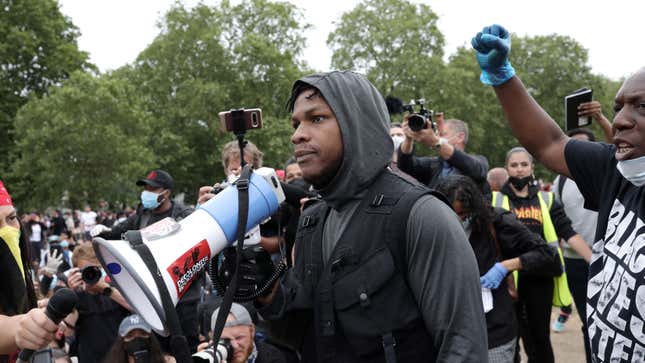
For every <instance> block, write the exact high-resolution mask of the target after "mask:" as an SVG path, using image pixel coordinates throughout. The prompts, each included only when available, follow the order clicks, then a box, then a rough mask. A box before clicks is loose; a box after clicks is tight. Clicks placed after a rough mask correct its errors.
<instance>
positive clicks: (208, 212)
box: [92, 168, 285, 335]
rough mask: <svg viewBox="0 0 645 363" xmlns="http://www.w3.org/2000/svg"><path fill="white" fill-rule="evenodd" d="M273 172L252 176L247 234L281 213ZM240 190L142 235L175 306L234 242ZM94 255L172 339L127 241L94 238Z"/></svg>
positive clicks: (227, 192)
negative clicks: (200, 275)
mask: <svg viewBox="0 0 645 363" xmlns="http://www.w3.org/2000/svg"><path fill="white" fill-rule="evenodd" d="M284 198H285V197H284V193H283V191H282V188H281V187H280V183H279V181H278V177H277V176H276V174H275V171H274V170H273V169H270V168H260V169H257V170H255V171H254V172H253V173H252V174H251V180H250V183H249V214H248V221H247V224H246V230H247V231H248V230H250V229H252V228H253V227H254V226H257V225H258V224H259V223H261V222H262V221H264V220H265V219H267V218H268V217H269V216H271V215H272V214H274V213H275V212H276V211H277V210H278V206H279V205H280V203H281V202H282V201H284ZM237 217H238V192H237V188H235V187H230V188H226V189H224V190H223V191H222V192H220V193H219V194H217V195H216V196H215V197H214V198H213V199H211V200H209V201H208V202H206V203H204V204H203V205H201V206H199V207H198V208H197V209H196V210H195V212H193V213H192V214H191V215H189V216H188V217H186V218H185V219H183V220H182V221H180V222H175V221H174V220H173V219H172V218H166V219H163V220H161V221H159V222H157V223H154V224H152V225H150V226H148V227H146V228H144V229H142V230H141V237H142V239H143V243H145V244H146V245H147V246H148V248H149V249H150V252H151V253H152V256H153V257H154V259H155V262H156V264H157V266H158V267H159V270H160V271H161V274H162V277H163V280H164V282H165V284H166V288H167V289H168V291H169V292H170V296H171V298H172V301H173V304H174V305H176V304H177V301H179V299H181V297H182V296H183V295H184V293H185V292H186V291H187V290H188V288H189V287H190V285H191V284H192V282H193V280H194V279H195V277H196V276H197V275H198V274H199V272H201V271H202V270H203V269H204V268H206V266H207V265H208V262H209V261H210V259H211V258H212V257H213V256H215V255H217V254H218V253H219V252H220V251H222V250H223V249H224V248H225V247H228V246H230V245H231V244H232V243H233V242H235V240H236V237H237V236H236V232H237ZM92 243H93V247H94V251H95V252H96V256H97V257H98V259H99V261H100V262H101V264H102V265H103V267H104V268H105V270H106V271H107V273H108V275H110V278H111V279H112V281H114V282H115V283H116V285H117V287H118V288H119V291H120V292H121V293H122V294H123V296H124V297H125V299H126V300H127V301H128V303H129V304H130V306H132V307H133V308H134V310H136V312H137V313H138V314H139V315H141V316H142V317H143V318H144V319H145V321H146V322H147V323H148V324H150V326H151V327H152V328H153V329H154V330H155V331H156V332H157V333H159V334H161V335H168V327H167V325H166V317H165V313H164V310H163V307H162V304H161V297H160V294H159V290H158V289H157V286H156V284H155V282H154V279H153V277H152V274H151V272H150V270H149V269H148V267H147V266H146V264H145V263H144V262H143V260H142V259H141V257H140V256H139V254H138V253H137V252H136V251H135V250H134V249H132V247H131V246H130V243H129V242H128V241H124V240H118V241H114V240H111V241H107V240H105V239H103V238H95V239H94V241H93V242H92Z"/></svg>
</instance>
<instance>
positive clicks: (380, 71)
mask: <svg viewBox="0 0 645 363" xmlns="http://www.w3.org/2000/svg"><path fill="white" fill-rule="evenodd" d="M437 20H438V17H437V15H436V14H435V13H434V12H433V11H432V9H430V7H429V6H428V5H425V4H417V5H415V4H412V3H410V2H409V1H407V0H365V1H363V2H361V3H360V4H358V5H357V6H356V7H355V8H354V9H353V10H351V11H349V12H347V13H345V14H343V15H342V17H341V19H340V21H339V23H338V26H337V27H336V29H335V30H334V31H333V32H332V33H331V34H329V37H328V38H327V45H328V46H329V47H330V48H331V49H332V51H333V55H332V66H333V67H334V68H336V69H349V70H355V71H358V72H361V73H364V74H365V75H366V76H367V78H368V79H369V80H370V81H372V83H374V85H375V86H376V88H378V89H379V90H380V91H381V92H382V93H383V94H384V95H389V94H391V93H393V92H397V95H399V97H401V96H402V95H403V94H405V95H406V96H409V97H419V96H421V94H420V92H418V90H419V88H420V87H423V86H425V85H428V84H435V83H436V80H437V79H438V75H439V73H440V72H441V68H442V66H443V62H442V61H441V57H442V56H443V45H444V38H443V35H442V34H441V32H440V31H439V29H438V28H437Z"/></svg>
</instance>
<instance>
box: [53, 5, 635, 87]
mask: <svg viewBox="0 0 645 363" xmlns="http://www.w3.org/2000/svg"><path fill="white" fill-rule="evenodd" d="M59 2H60V3H61V10H62V12H63V13H64V14H65V15H67V16H69V17H70V18H71V19H72V21H73V22H74V24H75V25H76V26H77V27H79V28H80V31H81V34H82V35H81V37H80V39H79V47H80V48H81V49H82V50H84V51H87V52H89V54H90V60H91V61H92V62H93V63H95V64H96V65H98V67H99V68H100V69H101V70H102V71H106V70H110V69H116V68H118V67H120V66H122V65H125V64H127V63H129V62H132V61H133V60H134V59H135V58H136V56H137V55H138V54H139V52H141V51H142V50H143V49H145V47H146V46H147V45H148V44H150V42H152V40H153V39H154V37H155V36H156V35H157V34H158V32H159V30H158V28H157V26H156V23H157V22H158V21H159V19H160V18H161V17H162V16H163V14H164V13H165V12H166V11H167V10H168V9H169V8H170V6H171V5H172V4H173V3H174V1H173V0H111V1H102V0H59ZM182 2H183V3H184V4H186V5H187V6H193V5H194V4H196V3H197V2H198V1H196V0H184V1H182ZM203 2H204V3H206V4H208V5H214V4H217V3H218V1H214V0H205V1H203ZM234 2H235V1H234ZM290 2H292V3H295V4H296V5H298V6H299V7H300V8H302V9H303V10H304V15H305V19H306V21H307V22H309V23H310V24H312V25H313V29H311V30H310V31H308V32H307V34H306V37H307V49H306V50H305V53H304V58H305V60H306V61H307V62H308V63H309V64H310V65H311V66H312V67H313V68H315V69H317V70H328V69H329V67H330V58H331V52H330V51H329V49H328V48H327V46H326V43H325V42H326V39H327V35H328V34H329V32H330V31H332V30H333V29H334V24H333V23H334V22H335V21H337V20H338V19H339V18H340V15H341V14H342V13H344V12H346V11H348V10H351V9H352V8H353V7H354V6H355V5H356V4H357V3H359V1H357V0H341V1H339V0H325V1H318V0H290ZM415 2H423V3H426V4H429V5H430V6H431V7H432V9H433V11H435V12H436V13H437V14H438V15H439V29H440V30H441V32H442V33H443V34H444V36H445V38H446V49H445V53H446V54H447V55H449V54H451V53H453V52H454V50H455V49H456V48H457V47H458V46H461V45H464V44H467V43H469V42H470V38H472V36H473V35H474V34H475V33H476V32H477V31H479V30H480V29H481V28H482V27H484V26H486V25H489V24H492V23H499V24H502V25H504V26H505V27H506V28H507V29H509V30H510V31H511V32H514V33H517V34H520V35H543V34H551V33H557V34H562V35H568V36H571V37H573V38H574V39H576V40H577V41H578V42H580V43H581V44H582V45H583V46H584V47H585V48H587V49H588V50H589V62H590V65H591V67H592V69H593V71H594V72H595V73H601V74H604V75H606V76H609V77H611V78H614V79H618V78H620V77H623V76H627V75H629V74H631V73H633V72H634V71H636V70H637V69H638V68H640V67H642V66H645V46H643V44H642V43H643V36H644V32H645V31H644V29H645V28H644V26H643V24H645V22H643V19H642V18H643V16H644V15H645V0H613V1H588V0H557V1H556V0H541V1H535V0H533V1H525V0H495V1H476V0H435V1H429V0H426V1H415ZM491 4H494V7H493V6H491ZM474 61H475V60H474V59H473V62H474Z"/></svg>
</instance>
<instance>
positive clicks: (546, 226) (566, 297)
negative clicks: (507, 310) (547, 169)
mask: <svg viewBox="0 0 645 363" xmlns="http://www.w3.org/2000/svg"><path fill="white" fill-rule="evenodd" d="M538 200H539V201H540V212H541V213H542V233H544V238H545V239H546V242H547V244H549V245H551V246H554V247H555V248H556V249H557V250H558V256H559V257H560V263H561V264H562V271H563V272H562V275H560V276H557V277H554V278H553V301H552V302H553V306H559V307H562V306H569V305H571V304H572V303H573V298H572V296H571V292H570V291H569V284H568V283H567V273H566V272H565V270H564V258H563V257H562V250H561V249H560V245H559V244H558V235H557V233H556V232H555V226H554V225H553V221H552V220H551V213H550V212H549V211H550V210H551V207H552V206H553V193H552V192H543V191H541V192H539V193H538ZM492 202H493V203H492V204H493V206H494V207H497V208H502V209H504V210H507V211H510V210H511V206H510V202H509V198H508V195H506V194H504V193H500V192H493V200H492ZM513 277H514V278H515V288H517V282H518V274H517V271H513Z"/></svg>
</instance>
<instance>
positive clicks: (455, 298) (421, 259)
mask: <svg viewBox="0 0 645 363" xmlns="http://www.w3.org/2000/svg"><path fill="white" fill-rule="evenodd" d="M406 243H407V246H406V257H407V262H408V282H409V284H410V288H411V289H412V292H413V294H414V296H415V298H416V300H417V303H418V305H419V309H420V310H421V312H422V314H423V319H424V321H425V324H426V328H427V329H428V331H429V332H430V335H431V336H432V339H433V343H434V346H435V349H436V351H437V352H438V359H437V361H438V362H477V363H481V362H487V361H488V351H487V349H488V348H487V347H488V341H487V335H486V321H485V318H484V310H483V306H482V298H481V286H480V283H479V272H478V270H477V261H476V260H475V255H474V253H473V250H472V248H471V246H470V244H469V242H468V238H467V236H466V234H465V232H464V230H463V228H462V226H461V224H460V223H459V219H458V217H457V216H456V215H455V213H454V212H453V211H452V210H451V209H450V208H449V207H448V206H447V205H445V204H444V203H443V202H441V201H439V200H438V199H436V198H435V197H433V196H425V197H423V198H421V199H419V200H418V201H417V202H416V203H415V204H414V206H413V208H412V210H411V211H410V217H409V219H408V224H407V236H406Z"/></svg>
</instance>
